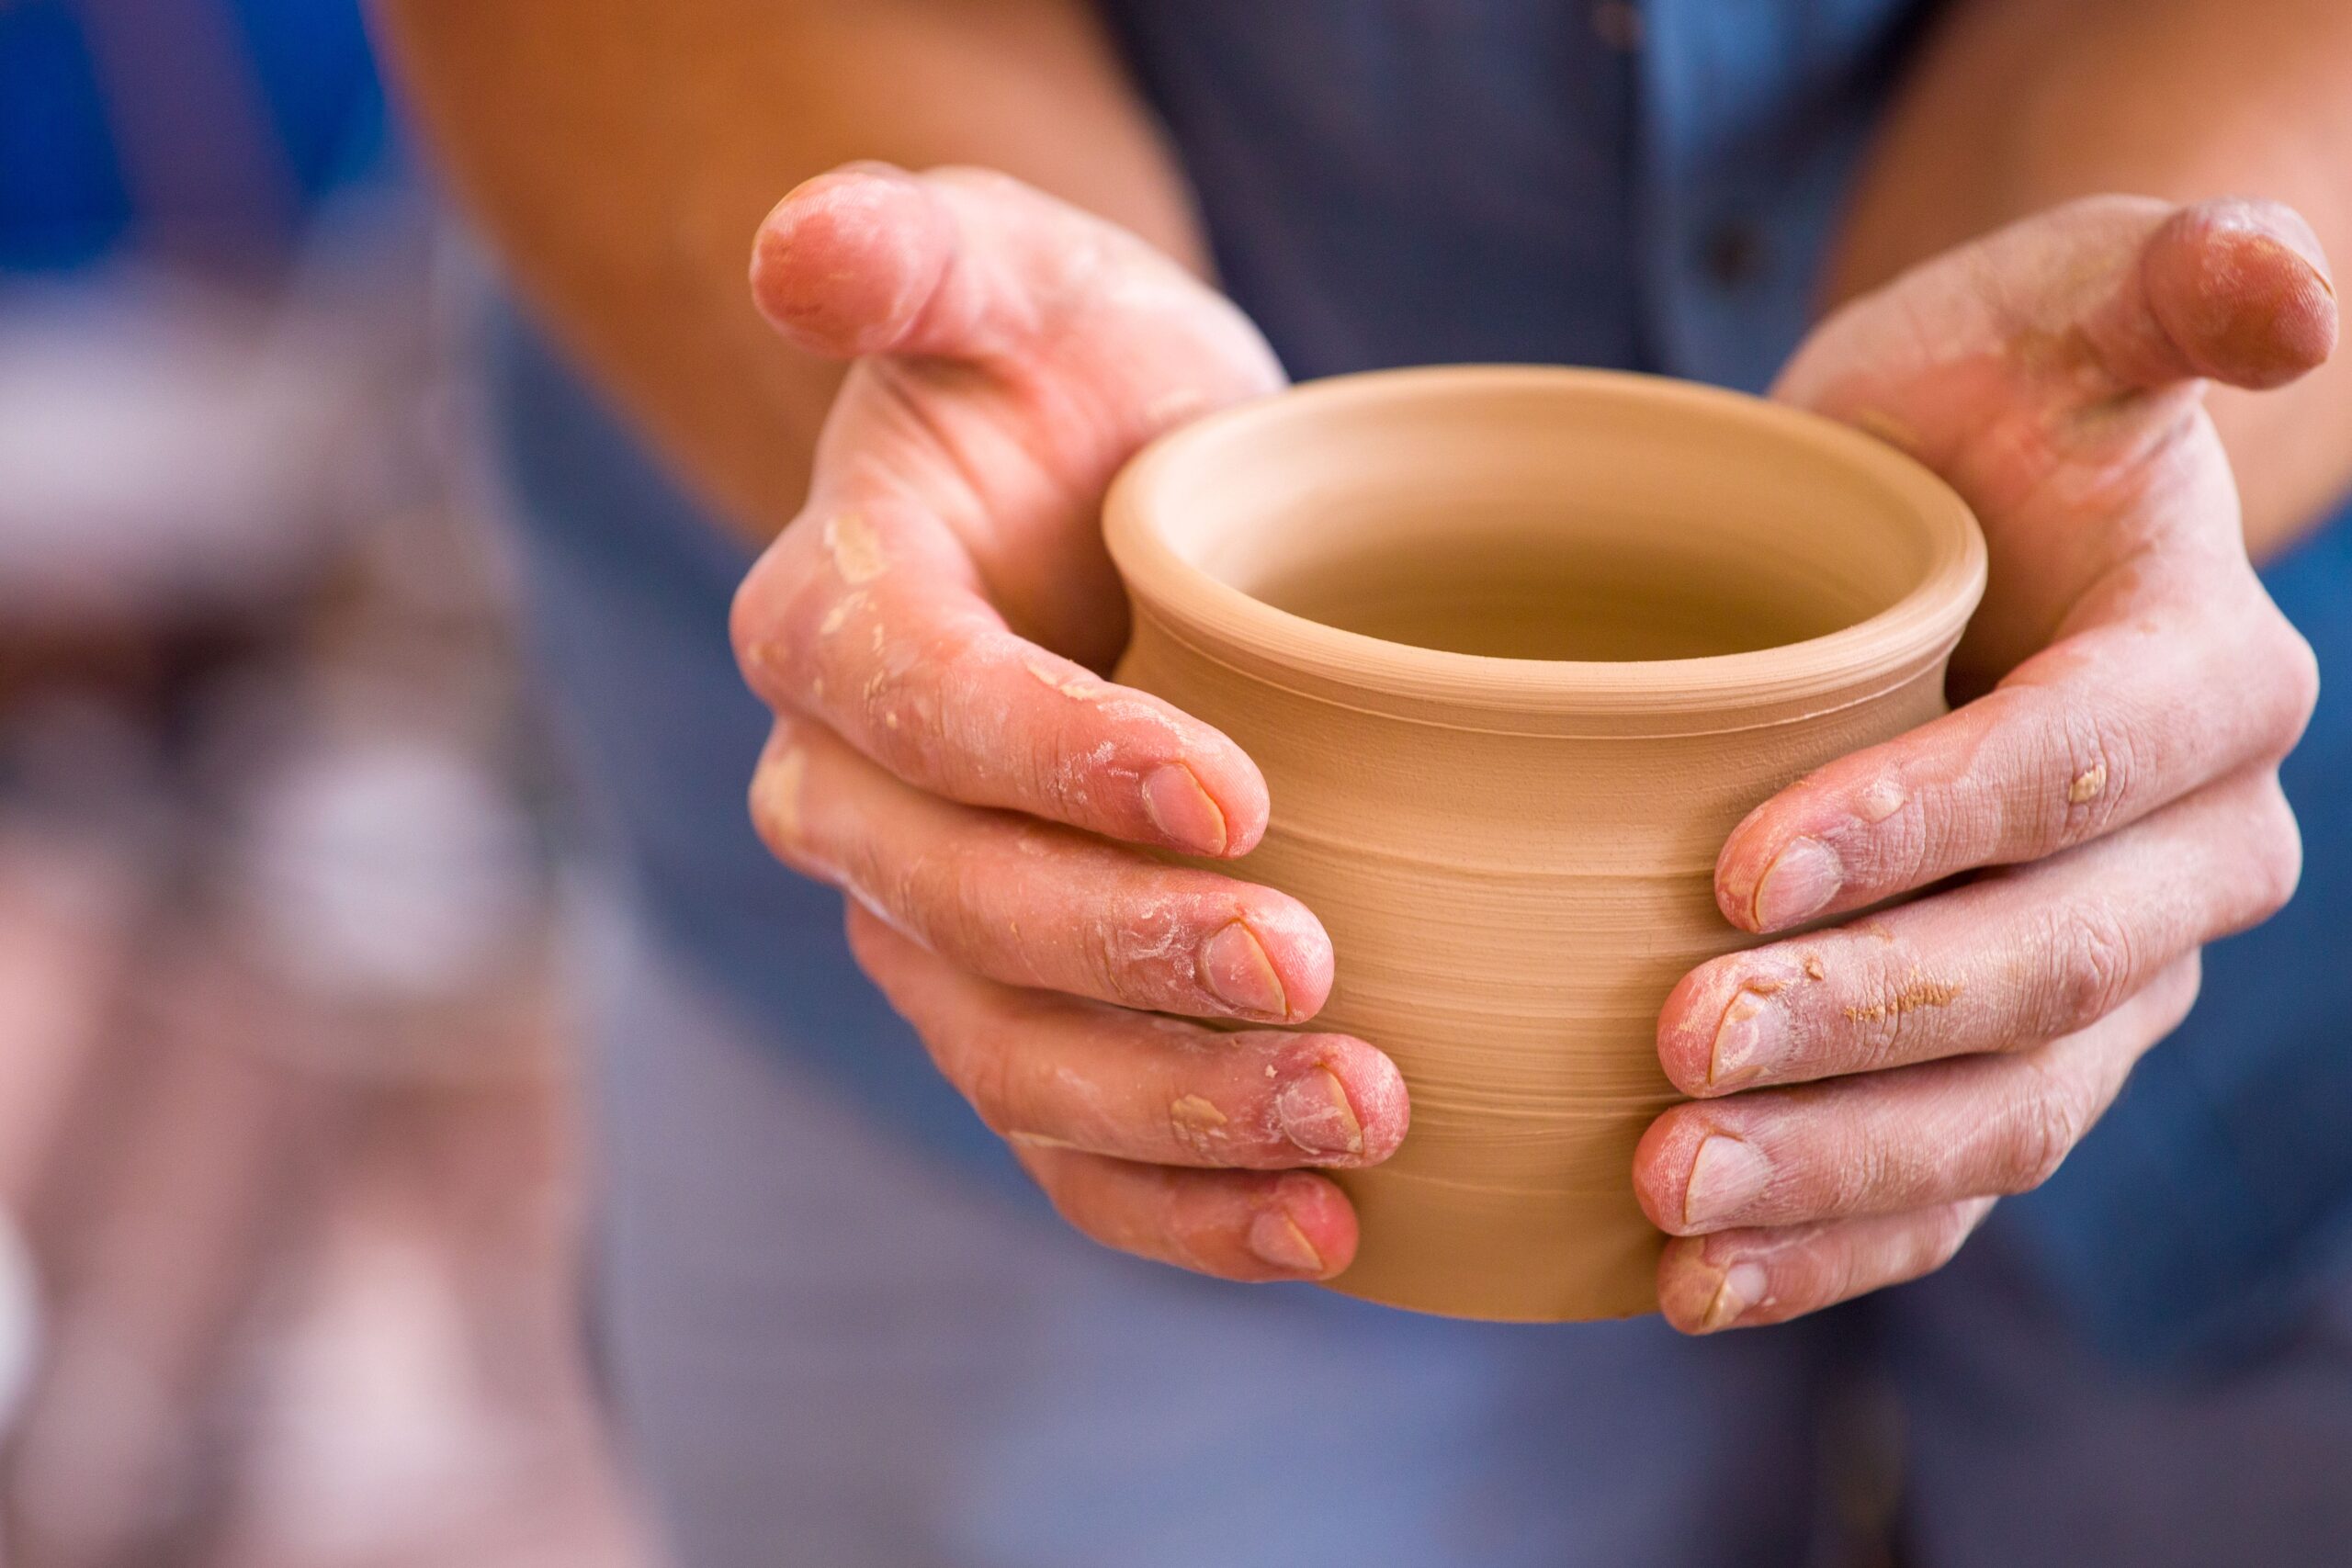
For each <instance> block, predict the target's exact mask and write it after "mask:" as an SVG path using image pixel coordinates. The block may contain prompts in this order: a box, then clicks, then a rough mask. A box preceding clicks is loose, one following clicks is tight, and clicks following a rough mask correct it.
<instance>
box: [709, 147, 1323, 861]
mask: <svg viewBox="0 0 2352 1568" xmlns="http://www.w3.org/2000/svg"><path fill="white" fill-rule="evenodd" d="M752 294H753V297H754V299H756V300H757V301H758V303H759V305H760V308H761V309H762V310H763V311H764V312H765V313H766V314H767V316H768V318H769V320H770V321H772V322H774V323H775V325H776V326H777V328H778V329H779V330H780V331H782V332H783V333H785V334H786V336H787V337H789V338H790V339H791V340H792V341H793V342H794V343H796V344H798V345H799V346H800V347H802V348H805V349H809V350H811V351H813V352H817V353H820V354H826V355H836V356H842V357H849V356H866V357H864V358H862V359H861V360H860V363H859V364H858V365H857V366H855V367H854V368H853V369H852V371H851V373H850V376H849V378H848V380H847V382H846V383H845V384H844V386H843V389H842V394H841V397H840V399H839V400H837V401H836V403H835V405H834V408H833V411H832V413H831V416H830V417H829V418H828V421H827V423H826V426H825V430H824V433H823V434H822V436H821V437H820V441H819V444H818V450H817V462H816V471H815V475H814V478H813V480H812V484H811V489H810V493H809V502H808V504H807V506H806V508H805V509H804V511H803V513H802V514H801V516H800V517H799V518H798V519H797V520H796V521H795V522H794V523H793V524H792V525H791V526H790V527H788V528H786V530H785V532H784V533H783V535H782V536H779V537H778V539H777V540H776V542H775V545H774V546H772V547H770V549H769V550H768V551H767V552H766V554H765V555H764V556H763V558H761V560H760V562H759V564H758V565H757V566H756V567H755V568H754V569H753V570H752V573H751V575H750V576H749V577H748V578H747V579H746V581H745V582H744V584H743V587H742V589H741V592H739V594H738V595H737V599H736V604H735V613H734V620H733V633H734V640H735V648H736V653H737V657H738V660H739V661H740V662H741V665H742V667H743V670H744V672H745V675H746V677H747V679H748V680H749V681H750V682H751V683H752V687H753V689H754V690H755V691H757V692H758V693H759V694H760V695H761V696H762V697H763V699H764V700H765V701H766V702H767V703H768V704H769V705H771V706H772V707H776V708H778V709H785V708H790V709H794V710H797V711H799V712H802V713H806V714H809V715H812V716H817V717H820V718H821V719H822V720H823V721H824V722H825V723H826V724H827V725H828V726H830V727H831V728H832V729H833V730H834V731H835V732H836V733H837V734H839V735H841V736H842V738H843V739H846V740H847V741H849V743H850V744H851V745H853V746H854V747H855V748H856V749H857V750H860V751H863V752H864V753H865V755H867V756H869V757H871V758H873V759H875V760H876V761H878V762H880V763H881V764H882V765H883V766H885V767H887V768H888V769H889V770H890V771H891V772H893V773H897V774H898V775H899V777H901V778H903V779H905V780H906V781H908V782H909V783H910V784H914V785H916V786H917V787H919V788H922V789H924V790H927V791H929V792H931V793H933V794H937V795H946V796H949V797H951V798H954V799H956V800H960V801H964V802H966V803H967V804H969V805H974V806H986V807H1004V808H1007V809H1011V810H1016V811H1022V812H1026V813H1028V814H1030V815H1033V816H1037V817H1042V818H1047V819H1049V820H1053V821H1058V822H1065V823H1069V824H1070V825H1072V826H1074V827H1079V828H1083V829H1088V830H1089V831H1091V832H1098V833H1103V834H1105V835H1107V836H1109V837H1113V838H1117V839H1125V840H1132V841H1135V842H1139V843H1148V844H1154V845H1162V846H1166V847H1169V848H1173V849H1178V850H1182V851H1185V852H1189V853H1193V854H1202V855H1234V854H1240V853H1243V852H1247V851H1248V850H1249V849H1250V846H1251V845H1253V844H1254V843H1256V842H1257V840H1258V837H1259V835H1260V834H1261V832H1262V831H1263V829H1264V827H1265V814H1266V799H1265V785H1264V783H1263V781H1262V780H1261V778H1260V777H1259V775H1258V772H1257V770H1256V769H1255V768H1254V767H1253V766H1252V765H1251V764H1250V761H1249V759H1248V758H1247V757H1246V756H1244V755H1243V754H1242V753H1241V751H1240V750H1239V749H1238V748H1237V747H1236V746H1234V744H1233V743H1232V742H1231V741H1230V740H1228V739H1226V738H1225V737H1224V736H1222V735H1220V734H1218V733H1217V732H1216V730H1215V729H1213V728H1209V727H1208V726H1206V725H1204V724H1201V723H1198V722H1197V721H1195V720H1193V719H1191V718H1189V717H1187V716H1185V715H1183V714H1182V713H1181V712H1179V711H1178V710H1177V709H1175V708H1173V707H1171V706H1170V705H1168V704H1166V703H1164V702H1161V701H1159V700H1158V699H1157V698H1153V697H1149V696H1146V695H1144V694H1139V693H1136V692H1132V691H1125V690H1121V689H1120V688H1117V687H1114V686H1113V685H1111V684H1109V683H1108V682H1104V681H1103V680H1101V679H1100V678H1099V677H1097V676H1096V675H1095V674H1093V673H1092V672H1091V671H1089V670H1088V669H1087V668H1086V667H1085V666H1084V665H1083V664H1081V663H1077V662H1073V661H1072V660H1069V659H1067V658H1064V657H1061V656H1060V655H1059V654H1057V653H1054V652H1049V651H1047V649H1062V650H1065V651H1067V652H1069V653H1073V654H1076V655H1078V656H1079V657H1080V659H1083V660H1093V661H1094V662H1096V663H1097V664H1104V663H1107V661H1108V660H1110V659H1111V658H1113V657H1114V656H1115V655H1116V653H1117V650H1118V649H1119V647H1120V646H1121V644H1122V643H1123V642H1124V640H1125V626H1124V617H1123V615H1121V614H1120V610H1121V608H1122V607H1123V605H1124V599H1123V596H1122V594H1121V592H1120V588H1119V583H1118V581H1117V577H1116V575H1115V573H1114V571H1113V570H1112V567H1111V562H1110V558H1109V556H1108V554H1107V553H1106V552H1105V550H1104V549H1103V545H1102V540H1101V536H1100V529H1099V526H1098V525H1097V511H1098V509H1099V507H1100V505H1101V502H1102V497H1103V489H1104V487H1105V486H1106V485H1107V484H1108V483H1109V481H1110V479H1111V476H1112V475H1113V473H1114V472H1115V471H1116V469H1117V468H1118V467H1119V465H1120V464H1122V463H1123V462H1125V460H1126V459H1127V458H1128V457H1131V456H1132V455H1133V454H1134V453H1135V451H1136V449H1137V448H1138V447H1140V446H1142V445H1143V444H1144V443H1145V442H1146V441H1148V440H1149V439H1150V438H1151V437H1152V436H1153V435H1155V434H1158V433H1159V431H1161V430H1164V429H1166V428H1167V427H1168V426H1169V425H1170V424H1172V423H1177V422H1179V421H1181V420H1182V419H1185V418H1189V417H1192V416H1194V415H1197V414H1199V413H1202V412H1206V411H1208V410H1211V409H1215V408H1219V407H1222V406H1225V405H1227V404H1228V403H1232V402H1235V401H1238V400H1242V399H1245V398H1249V397H1254V396H1257V395H1260V394H1262V393H1264V392H1267V391H1271V390H1272V389H1275V388H1278V387H1280V386H1281V385H1282V383H1283V375H1282V368H1281V367H1280V365H1279V364H1278V363H1277V362H1276V361H1275V359H1274V357H1273V354H1272V350H1271V349H1269V348H1268V347H1267V345H1266V343H1265V340H1264V339H1263V338H1262V337H1261V335H1260V334H1259V333H1258V332H1257V330H1256V328H1255V327H1253V326H1252V325H1251V324H1250V321H1249V320H1248V319H1247V318H1246V317H1245V316H1243V315H1242V314H1241V312H1240V311H1239V310H1238V309H1236V308H1235V307H1234V305H1233V304H1232V303H1231V301H1229V300H1227V299H1224V298H1222V297H1221V296H1219V295H1218V294H1217V293H1216V291H1215V290H1214V289H1211V288H1208V287H1206V286H1205V285H1204V284H1203V283H1201V282H1200V281H1199V280H1198V279H1196V278H1193V276H1190V275H1189V274H1187V273H1186V272H1185V271H1184V270H1183V269H1182V267H1180V266H1179V265H1177V264H1176V263H1174V262H1173V261H1171V260H1170V259H1169V258H1168V257H1166V256H1164V255H1161V254H1159V253H1158V252H1156V251H1154V250H1153V249H1152V248H1151V247H1150V246H1148V245H1147V244H1145V243H1143V242H1142V241H1141V240H1138V239H1137V238H1136V237H1135V236H1134V235H1132V234H1129V233H1126V232H1125V231H1122V230H1120V229H1118V228H1116V227H1115V226H1114V225H1112V224H1109V223H1106V222H1104V221H1103V220H1101V219H1100V218H1097V217H1094V216H1093V215H1091V214H1089V213H1086V212H1083V211H1081V210H1080V209H1077V208H1075V207H1072V206H1070V205H1069V204H1068V203H1065V202H1061V201H1057V200H1055V199H1054V198H1052V197H1047V196H1046V195H1045V194H1044V193H1042V192H1040V191H1037V190H1035V189H1032V188H1030V187H1029V186H1024V185H1023V184H1022V183H1021V182H1019V181H1017V180H1014V179H1012V178H1009V177H1007V176H1005V175H993V174H989V173H988V172H985V171H980V170H969V169H946V170H934V171H932V172H929V173H926V174H922V175H910V174H908V173H906V172H904V171H901V170H897V169H892V168H888V167H887V166H884V165H879V164H857V165H852V166H850V167H847V168H844V169H841V170H837V171H834V172H833V173H831V174H829V175H822V176H820V177H819V178H817V179H815V180H811V181H809V182H808V183H807V184H806V185H804V186H801V187H799V188H798V189H797V190H795V191H794V192H793V193H792V194H791V195H790V196H788V197H786V198H785V200H784V201H783V202H781V203H780V204H779V205H778V206H777V208H776V209H775V212H773V213H771V214H770V215H769V217H768V219H767V220H766V222H765V223H764V224H763V226H762V229H761V233H760V238H759V241H758V243H757V246H756V251H755V255H754V259H753V266H752Z"/></svg>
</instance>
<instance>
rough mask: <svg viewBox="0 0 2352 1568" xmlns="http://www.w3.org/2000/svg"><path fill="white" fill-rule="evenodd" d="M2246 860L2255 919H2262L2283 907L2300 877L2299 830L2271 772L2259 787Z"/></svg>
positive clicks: (2300, 834)
mask: <svg viewBox="0 0 2352 1568" xmlns="http://www.w3.org/2000/svg"><path fill="white" fill-rule="evenodd" d="M2249 859H2250V862H2251V870H2252V871H2253V874H2254V875H2255V878H2256V894H2255V919H2256V920H2266V919H2269V918H2270V917H2271V916H2273V915H2275V914H2277V913H2278V911H2279V910H2280V909H2282V908H2286V906H2287V903H2288V901H2289V900H2290V899H2291V898H2293V897H2294V896H2295V889H2296V888H2297V887H2298V886H2301V882H2302V877H2303V835H2302V830H2301V828H2299V827H2298V826H2297V824H2296V821H2295V812H2294V808H2293V807H2290V805H2288V803H2287V796H2286V793H2285V792H2284V791H2283V790H2281V789H2280V788H2279V787H2278V777H2277V775H2275V774H2274V775H2272V776H2271V777H2270V778H2269V779H2268V780H2267V784H2266V786H2265V788H2264V790H2263V800H2262V804H2261V807H2259V813H2258V820H2257V822H2256V828H2255V831H2254V845H2253V853H2252V855H2251V856H2250V857H2249Z"/></svg>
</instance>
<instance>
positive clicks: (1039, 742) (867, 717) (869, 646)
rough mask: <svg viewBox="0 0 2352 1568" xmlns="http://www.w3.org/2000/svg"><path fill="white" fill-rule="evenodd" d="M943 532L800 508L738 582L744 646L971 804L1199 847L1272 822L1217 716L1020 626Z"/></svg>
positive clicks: (1227, 843)
mask: <svg viewBox="0 0 2352 1568" xmlns="http://www.w3.org/2000/svg"><path fill="white" fill-rule="evenodd" d="M969 578H970V567H969V564H968V562H967V561H966V560H965V559H964V558H962V557H961V555H960V553H959V552H957V551H956V550H955V549H954V548H953V547H950V546H949V545H948V544H946V543H945V542H944V540H943V539H942V537H941V536H939V534H938V531H937V530H936V528H935V527H934V526H933V525H931V524H930V523H929V522H927V521H926V520H925V519H923V518H922V517H921V516H919V515H915V514H912V513H908V512H905V511H904V510H902V509H897V508H888V509H868V510H866V511H862V512H843V513H839V514H837V515H834V516H832V517H831V518H830V519H829V520H827V521H825V522H824V523H823V524H822V525H820V526H818V527H816V528H814V529H810V528H809V527H807V526H806V525H805V521H804V523H797V524H795V525H793V527H792V528H791V529H789V530H787V531H786V536H784V537H783V538H781V539H779V540H778V541H777V542H776V544H775V546H774V547H771V548H770V549H769V551H768V553H767V554H766V555H765V556H763V558H761V560H760V563H759V565H758V566H757V567H755V568H754V569H753V570H752V574H751V575H750V577H748V578H747V579H746V580H745V581H744V584H743V587H742V589H741V592H739V593H738V594H737V595H736V601H735V611H734V623H733V632H734V638H735V645H736V650H737V655H738V658H739V660H741V664H742V667H743V670H744V673H745V675H746V677H747V678H748V679H749V680H750V682H751V683H752V689H753V690H754V691H755V692H757V693H758V694H759V695H760V696H761V697H762V698H763V700H765V701H766V702H767V703H768V704H769V705H770V706H772V707H775V708H777V709H779V710H786V709H798V710H801V711H806V712H809V713H810V714H811V715H812V716H815V717H817V718H820V719H821V720H823V721H824V723H825V725H826V727H827V728H830V729H831V730H832V731H833V732H834V733H835V734H837V735H839V736H841V737H842V739H845V740H846V741H848V742H849V743H850V744H851V745H853V746H854V747H855V748H856V749H857V750H860V751H862V752H864V753H865V755H866V756H868V757H870V758H872V759H873V760H874V761H876V762H877V763H879V764H880V765H881V766H883V767H884V768H886V769H888V771H889V772H891V773H894V774H896V775H898V776H899V778H901V779H904V780H905V781H907V782H908V783H909V784H912V785H914V786H915V787H917V788H919V789H922V790H923V791H925V792H927V793H930V794H933V795H944V796H947V797H948V798H950V799H954V800H958V801H962V802H964V803H965V804H967V805H969V806H979V807H1001V808H1003V809H1007V810H1013V811H1020V812H1023V813H1026V814H1028V815H1030V816H1033V817H1039V818H1046V819H1048V820H1051V821H1057V822H1063V823H1067V824H1069V826H1071V827H1075V828H1081V829H1087V830H1088V831H1091V832H1095V833H1101V834H1103V835H1105V836H1107V837H1110V838H1114V839H1122V840H1128V841H1131V842H1136V843H1145V844H1152V845H1158V846H1161V847H1164V848H1168V849H1173V850H1179V851H1182V852H1186V853H1191V854H1199V855H1213V856H1226V855H1238V854H1242V853H1246V852H1248V851H1249V850H1250V849H1251V848H1252V847H1254V846H1255V845H1256V843H1257V841H1258V840H1259V839H1260V838H1261V836H1262V835H1263V834H1264V832H1265V826H1266V813H1267V798H1266V786H1265V781H1264V779H1263V778H1262V777H1261V775H1260V773H1259V772H1258V770H1257V767H1256V765H1255V764H1254V763H1252V762H1251V761H1250V759H1249V758H1248V756H1246V755H1245V754H1244V753H1243V752H1242V750H1241V749H1240V748H1239V747H1238V746H1236V745H1235V744H1234V743H1233V742H1232V741H1231V740H1229V739H1227V738H1226V737H1225V736H1224V735H1223V734H1221V733H1219V732H1218V731H1217V730H1216V729H1214V728H1210V727H1209V726H1207V725H1205V724H1203V723H1201V722H1200V721H1199V720H1197V719H1194V718H1192V717H1190V716H1187V715H1185V714H1184V713H1182V711H1180V710H1179V709H1177V708H1175V707H1173V706H1171V705H1169V704H1167V703H1165V702H1162V701H1160V700H1159V698H1157V697H1152V696H1148V695H1146V694H1143V693H1140V692H1135V691H1130V690H1128V689H1126V688H1125V687H1121V686H1114V685H1112V684H1111V683H1110V682H1105V681H1103V680H1100V679H1098V678H1097V677H1096V676H1094V675H1093V674H1092V673H1091V671H1087V670H1086V669H1085V668H1083V667H1082V666H1080V665H1078V664H1076V663H1073V662H1072V661H1071V660H1067V659H1064V658H1061V657H1060V656H1059V655H1057V654H1053V653H1049V652H1047V651H1046V649H1043V648H1040V647H1038V646H1036V645H1035V644H1034V643H1032V642H1029V641H1027V640H1025V639H1024V638H1023V637H1018V636H1016V635H1014V633H1013V632H1012V630H1011V629H1010V628H1009V627H1008V626H1006V625H1005V623H1004V620H1003V618H1002V617H1001V616H1000V615H998V614H997V612H996V611H995V610H994V609H993V608H992V607H990V605H989V604H988V602H987V600H986V599H985V598H983V597H982V596H981V594H980V593H979V592H978V585H977V584H976V583H975V582H973V581H969Z"/></svg>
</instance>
